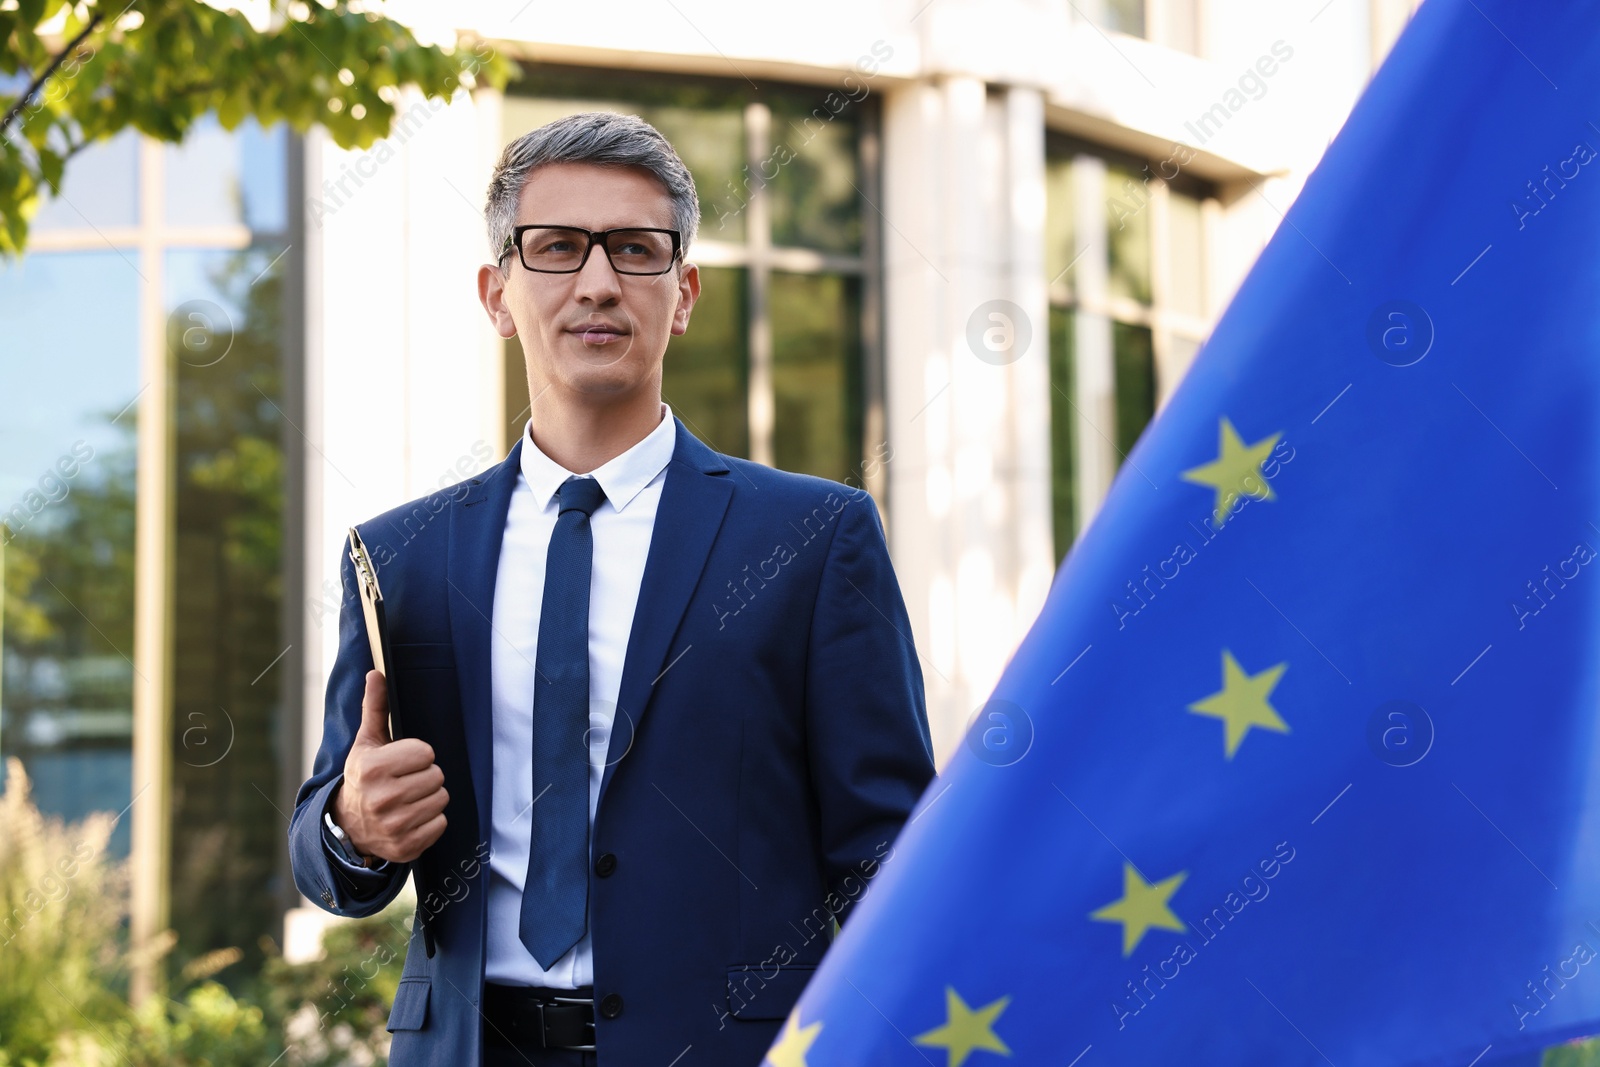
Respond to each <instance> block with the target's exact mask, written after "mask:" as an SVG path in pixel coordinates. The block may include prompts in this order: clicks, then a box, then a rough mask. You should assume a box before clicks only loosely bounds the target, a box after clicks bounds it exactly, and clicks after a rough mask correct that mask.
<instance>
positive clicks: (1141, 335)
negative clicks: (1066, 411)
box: [1111, 322, 1156, 463]
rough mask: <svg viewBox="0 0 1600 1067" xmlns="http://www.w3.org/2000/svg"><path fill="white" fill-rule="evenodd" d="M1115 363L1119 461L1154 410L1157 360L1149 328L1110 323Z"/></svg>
mask: <svg viewBox="0 0 1600 1067" xmlns="http://www.w3.org/2000/svg"><path fill="white" fill-rule="evenodd" d="M1111 358H1112V361H1113V363H1114V365H1115V378H1114V379H1113V380H1114V382H1115V387H1116V397H1117V399H1116V408H1117V452H1118V456H1117V459H1118V462H1119V463H1120V462H1121V461H1122V460H1123V459H1124V458H1126V457H1127V455H1128V453H1129V452H1132V451H1133V446H1134V444H1135V442H1137V441H1138V440H1139V435H1140V434H1141V433H1143V432H1144V428H1145V427H1146V426H1148V425H1149V424H1150V419H1151V417H1152V416H1153V415H1155V413H1156V359H1155V348H1154V346H1153V345H1152V344H1151V340H1150V331H1149V329H1147V328H1146V327H1143V326H1130V325H1129V324H1128V323H1125V322H1113V323H1112V324H1111Z"/></svg>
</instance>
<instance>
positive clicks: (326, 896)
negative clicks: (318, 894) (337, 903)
mask: <svg viewBox="0 0 1600 1067" xmlns="http://www.w3.org/2000/svg"><path fill="white" fill-rule="evenodd" d="M322 902H323V903H324V904H327V905H328V906H330V907H332V906H333V894H332V893H330V892H328V891H327V890H326V889H324V890H323V891H322Z"/></svg>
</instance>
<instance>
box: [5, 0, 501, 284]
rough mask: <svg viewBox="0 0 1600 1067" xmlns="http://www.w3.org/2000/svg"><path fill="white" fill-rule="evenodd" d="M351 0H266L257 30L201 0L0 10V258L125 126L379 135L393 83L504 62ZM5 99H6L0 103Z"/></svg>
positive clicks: (497, 81)
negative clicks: (79, 156)
mask: <svg viewBox="0 0 1600 1067" xmlns="http://www.w3.org/2000/svg"><path fill="white" fill-rule="evenodd" d="M370 6H371V5H370V4H367V5H364V4H361V3H359V2H357V0H268V11H269V14H268V17H267V18H266V19H265V26H264V28H258V27H257V26H255V25H253V24H252V23H251V21H250V20H249V19H247V18H246V17H245V16H244V15H242V14H240V13H239V12H238V11H235V10H231V9H225V8H223V7H221V6H215V7H214V6H211V5H209V4H206V3H202V2H201V0H80V2H76V3H69V2H68V0H14V3H8V4H4V5H0V75H4V76H5V77H4V78H3V79H0V84H3V83H4V82H5V81H10V82H12V83H15V84H16V85H17V86H18V87H19V88H20V94H19V95H18V96H17V97H16V98H15V99H14V100H12V101H10V103H9V104H5V114H4V117H3V118H0V138H3V140H0V256H14V255H17V254H19V253H20V252H21V251H22V250H23V248H24V247H25V246H26V244H27V237H28V220H29V219H30V218H32V216H33V214H34V212H35V211H36V210H37V209H38V207H39V204H40V203H41V201H42V198H43V196H44V194H45V193H46V191H47V190H48V192H49V193H52V194H54V193H59V192H60V189H61V179H62V174H63V172H64V169H65V167H66V164H67V162H68V161H69V160H70V159H71V158H72V156H73V155H75V154H76V153H78V152H79V151H81V150H82V149H83V148H85V147H86V146H88V145H89V144H92V143H93V142H95V141H99V140H104V139H106V138H108V137H111V136H113V135H114V134H116V133H118V132H119V131H121V130H123V129H125V128H126V127H129V126H133V127H135V128H136V129H138V130H140V131H141V132H143V133H145V134H147V135H149V136H151V137H155V138H158V139H160V140H163V141H172V142H178V141H182V140H183V138H184V136H185V135H186V134H187V133H188V131H189V130H190V128H191V127H192V126H193V125H194V124H195V123H196V122H197V121H198V120H200V119H201V118H202V117H204V116H205V115H207V114H208V113H215V115H216V116H217V119H218V121H219V122H220V123H221V124H222V125H223V127H225V128H226V129H230V130H231V129H233V128H235V127H236V126H238V125H239V124H240V123H241V122H243V121H244V120H245V119H247V118H255V119H256V120H257V121H258V122H260V123H261V125H263V126H270V125H272V124H274V123H276V122H280V121H282V122H287V123H289V125H290V126H291V127H293V128H294V129H295V130H296V131H299V132H301V133H303V132H305V131H306V130H307V129H309V128H310V127H311V125H312V124H313V123H320V124H321V125H322V126H324V127H325V128H326V129H327V130H328V132H329V134H330V135H331V136H332V137H333V140H334V142H335V143H336V144H338V145H339V146H340V147H341V148H366V147H368V146H370V145H371V144H372V143H373V142H374V141H376V140H378V139H379V138H381V137H383V136H384V135H386V134H387V133H388V132H389V128H390V124H391V122H392V121H393V119H394V114H395V102H396V101H397V100H398V98H399V95H400V90H401V89H404V88H407V87H413V86H414V87H415V88H417V89H418V90H420V91H421V92H422V93H423V94H425V95H426V96H429V97H443V98H445V99H449V98H450V96H451V95H452V94H453V93H454V92H455V91H456V89H457V88H459V87H465V88H469V89H470V88H472V87H473V86H474V85H475V84H477V83H478V81H479V80H482V81H485V82H487V83H488V84H491V85H494V86H496V87H499V86H502V85H504V84H505V82H506V80H507V79H508V78H509V77H510V76H511V75H512V73H513V70H514V68H513V67H512V65H511V64H510V63H508V62H507V61H506V60H505V59H503V58H502V57H500V56H499V55H498V54H496V53H495V52H494V51H493V50H492V49H490V48H489V47H488V46H487V45H485V44H482V43H481V42H476V43H475V42H466V43H464V44H462V45H459V46H458V47H456V48H455V49H453V50H445V49H442V48H439V47H436V46H433V45H422V44H418V43H417V40H416V39H415V38H414V37H413V36H412V34H411V31H410V30H408V29H406V28H405V27H404V26H402V25H400V24H399V23H397V22H394V21H393V20H391V19H389V18H386V17H384V16H383V15H381V14H379V13H377V12H376V11H373V10H369V8H370ZM0 103H3V100H0Z"/></svg>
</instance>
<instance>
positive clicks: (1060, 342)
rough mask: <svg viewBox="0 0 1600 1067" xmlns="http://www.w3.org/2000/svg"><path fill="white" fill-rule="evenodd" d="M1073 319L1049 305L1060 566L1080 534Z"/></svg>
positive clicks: (1053, 506)
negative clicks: (1074, 430) (1075, 435)
mask: <svg viewBox="0 0 1600 1067" xmlns="http://www.w3.org/2000/svg"><path fill="white" fill-rule="evenodd" d="M1072 319H1073V314H1072V309H1070V308H1065V307H1056V306H1052V307H1051V308H1050V425H1051V427H1052V432H1051V434H1050V512H1051V520H1052V521H1051V527H1052V530H1053V532H1054V534H1055V545H1056V563H1057V564H1058V565H1059V564H1060V562H1061V561H1062V560H1063V559H1065V558H1066V555H1067V549H1069V548H1071V547H1072V542H1073V541H1074V540H1075V539H1076V538H1077V536H1078V512H1077V495H1076V494H1077V477H1078V469H1077V466H1076V464H1077V448H1076V445H1077V442H1076V440H1075V439H1074V434H1073V427H1075V426H1076V425H1077V424H1078V416H1077V411H1076V410H1075V409H1074V407H1073V405H1074V404H1075V403H1077V401H1076V400H1075V399H1074V398H1075V397H1076V396H1077V388H1076V386H1075V384H1074V380H1073V373H1074V371H1073V360H1072V352H1073V335H1072V328H1073V322H1072Z"/></svg>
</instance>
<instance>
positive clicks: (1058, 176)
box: [1044, 159, 1078, 294]
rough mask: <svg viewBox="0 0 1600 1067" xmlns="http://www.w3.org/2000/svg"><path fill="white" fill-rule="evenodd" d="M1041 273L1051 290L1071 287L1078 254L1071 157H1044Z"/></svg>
mask: <svg viewBox="0 0 1600 1067" xmlns="http://www.w3.org/2000/svg"><path fill="white" fill-rule="evenodd" d="M1044 183H1045V202H1046V203H1047V204H1048V205H1049V206H1050V209H1049V210H1048V211H1046V212H1045V217H1044V242H1045V243H1044V249H1045V251H1044V273H1045V277H1046V278H1047V279H1049V285H1050V289H1051V291H1052V293H1055V292H1061V293H1063V294H1065V293H1070V292H1071V291H1072V282H1073V277H1072V276H1073V272H1074V271H1075V269H1076V264H1075V263H1074V262H1073V261H1074V260H1075V259H1076V257H1077V255H1078V242H1077V237H1076V229H1077V213H1076V212H1075V211H1074V210H1073V208H1072V205H1073V203H1074V200H1073V192H1072V160H1071V159H1047V160H1046V162H1045V169H1044Z"/></svg>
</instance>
